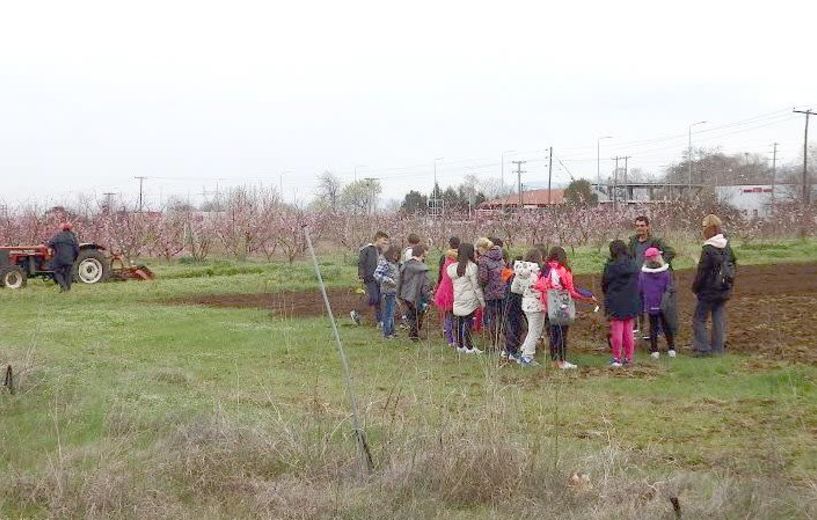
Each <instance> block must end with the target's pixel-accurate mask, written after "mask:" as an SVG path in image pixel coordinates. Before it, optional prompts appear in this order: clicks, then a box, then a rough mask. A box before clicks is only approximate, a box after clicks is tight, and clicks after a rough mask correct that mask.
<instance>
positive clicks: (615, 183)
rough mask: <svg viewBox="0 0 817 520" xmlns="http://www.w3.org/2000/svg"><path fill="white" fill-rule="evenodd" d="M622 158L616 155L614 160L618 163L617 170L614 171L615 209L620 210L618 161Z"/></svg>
mask: <svg viewBox="0 0 817 520" xmlns="http://www.w3.org/2000/svg"><path fill="white" fill-rule="evenodd" d="M619 159H620V157H619V156H618V155H616V156H615V157H613V160H614V161H616V169H615V171H613V209H618V160H619Z"/></svg>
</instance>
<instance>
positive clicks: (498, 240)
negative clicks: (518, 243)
mask: <svg viewBox="0 0 817 520" xmlns="http://www.w3.org/2000/svg"><path fill="white" fill-rule="evenodd" d="M488 240H490V241H491V242H493V244H494V245H495V246H499V247H500V248H503V247H505V242H503V241H502V239H501V238H497V237H488Z"/></svg>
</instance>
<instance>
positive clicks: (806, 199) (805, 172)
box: [794, 110, 817, 206]
mask: <svg viewBox="0 0 817 520" xmlns="http://www.w3.org/2000/svg"><path fill="white" fill-rule="evenodd" d="M794 113H795V114H805V116H806V130H805V132H804V133H803V204H804V205H806V206H808V205H809V204H810V203H811V193H810V190H809V185H808V118H809V116H813V115H817V112H814V111H812V110H794Z"/></svg>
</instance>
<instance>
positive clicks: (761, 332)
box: [174, 263, 817, 363]
mask: <svg viewBox="0 0 817 520" xmlns="http://www.w3.org/2000/svg"><path fill="white" fill-rule="evenodd" d="M692 276H693V272H691V271H679V272H678V273H677V279H678V284H679V288H680V290H679V320H680V330H679V338H678V345H679V347H680V348H681V350H685V349H686V348H688V345H689V344H690V331H691V326H690V324H691V315H692V311H693V309H694V306H695V297H694V295H693V294H692V293H691V292H690V291H689V287H690V285H691V283H692ZM577 284H578V285H579V286H580V287H586V288H588V289H592V290H593V291H594V292H595V293H596V294H598V295H599V296H600V292H601V291H600V288H599V286H600V279H599V276H587V275H583V276H578V277H577ZM329 299H330V301H331V303H332V308H333V310H334V312H335V314H336V315H339V316H341V317H346V314H347V313H348V311H349V310H350V309H352V308H355V307H357V308H358V309H361V310H362V309H363V307H362V306H361V295H360V294H357V293H356V291H355V290H354V289H332V290H330V291H329ZM174 303H181V304H194V305H208V306H215V307H255V308H263V309H269V310H270V311H271V312H272V313H273V314H275V315H279V316H284V317H305V316H320V315H322V314H323V313H324V306H323V301H322V299H321V295H320V292H319V291H317V290H315V291H309V292H286V291H284V292H278V293H265V294H229V295H200V296H195V297H192V298H188V299H184V300H176V301H175V302H174ZM590 310H592V309H588V307H587V306H581V305H580V310H579V317H578V320H577V323H576V324H575V325H574V326H573V327H571V333H570V340H571V343H572V347H571V348H576V349H580V350H590V351H600V352H603V351H606V350H607V344H606V339H605V338H606V330H607V326H606V323H605V321H604V317H603V314H602V313H601V312H599V313H598V314H594V313H592V312H589V311H590ZM346 319H347V320H348V317H346ZM727 320H728V323H727V329H728V342H727V349H728V350H730V351H735V352H744V353H754V354H757V355H759V356H764V357H770V358H777V359H789V360H797V361H804V362H809V363H817V264H815V263H810V264H780V265H763V266H744V267H740V268H739V272H738V281H737V283H736V287H735V293H734V296H733V298H732V299H731V300H730V301H729V303H728V304H727ZM428 323H436V322H435V321H433V320H428ZM434 333H436V331H434ZM662 346H663V345H662Z"/></svg>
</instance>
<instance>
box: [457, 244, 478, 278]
mask: <svg viewBox="0 0 817 520" xmlns="http://www.w3.org/2000/svg"><path fill="white" fill-rule="evenodd" d="M469 261H470V262H474V263H477V259H476V256H475V255H474V244H469V243H468V242H463V243H461V244H460V247H459V248H458V249H457V276H465V268H466V267H468V262H469Z"/></svg>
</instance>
